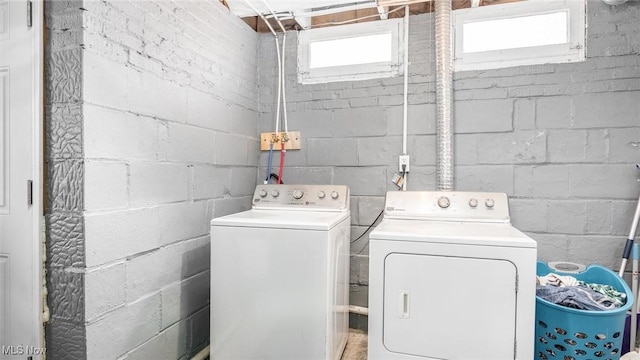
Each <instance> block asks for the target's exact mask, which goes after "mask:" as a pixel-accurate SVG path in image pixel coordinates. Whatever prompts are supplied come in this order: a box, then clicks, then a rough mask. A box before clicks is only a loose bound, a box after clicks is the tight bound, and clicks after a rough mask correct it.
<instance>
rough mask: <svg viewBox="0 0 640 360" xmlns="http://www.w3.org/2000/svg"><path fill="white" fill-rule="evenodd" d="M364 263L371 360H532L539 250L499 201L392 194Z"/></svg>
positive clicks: (497, 196) (475, 195)
mask: <svg viewBox="0 0 640 360" xmlns="http://www.w3.org/2000/svg"><path fill="white" fill-rule="evenodd" d="M369 256H370V258H369V359H372V360H375V359H385V360H389V359H412V360H417V359H420V360H423V359H449V360H452V359H459V360H472V359H478V360H502V359H532V358H533V345H534V319H535V279H536V242H535V241H534V240H533V239H531V238H529V237H528V236H526V235H525V234H523V233H522V232H520V231H518V230H517V229H516V228H514V227H513V226H512V225H511V223H510V220H509V208H508V200H507V196H506V195H505V194H502V193H479V192H426V191H425V192H417V191H416V192H409V191H407V192H389V193H388V194H387V198H386V202H385V215H384V218H383V220H382V221H381V222H380V224H379V225H378V226H377V227H376V228H375V229H374V230H373V231H372V232H371V234H370V243H369Z"/></svg>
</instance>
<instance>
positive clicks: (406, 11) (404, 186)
mask: <svg viewBox="0 0 640 360" xmlns="http://www.w3.org/2000/svg"><path fill="white" fill-rule="evenodd" d="M408 94H409V6H405V7H404V108H403V114H402V155H407V123H408V118H409V112H408V107H409V100H408V96H409V95H408ZM402 175H403V176H404V181H403V182H402V191H407V182H408V181H409V180H408V177H407V173H404V174H402Z"/></svg>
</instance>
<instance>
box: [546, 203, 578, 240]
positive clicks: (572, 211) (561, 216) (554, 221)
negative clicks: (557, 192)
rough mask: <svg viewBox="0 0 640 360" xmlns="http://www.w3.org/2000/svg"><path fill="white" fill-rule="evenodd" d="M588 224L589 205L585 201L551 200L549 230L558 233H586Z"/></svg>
mask: <svg viewBox="0 0 640 360" xmlns="http://www.w3.org/2000/svg"><path fill="white" fill-rule="evenodd" d="M586 224H587V205H586V204H585V202H584V201H567V200H563V201H550V202H549V218H548V224H547V232H550V233H556V234H584V232H585V228H586Z"/></svg>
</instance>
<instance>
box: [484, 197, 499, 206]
mask: <svg viewBox="0 0 640 360" xmlns="http://www.w3.org/2000/svg"><path fill="white" fill-rule="evenodd" d="M484 204H485V205H486V206H487V207H488V208H492V207H493V206H494V205H495V204H496V202H495V201H493V199H487V200H485V201H484Z"/></svg>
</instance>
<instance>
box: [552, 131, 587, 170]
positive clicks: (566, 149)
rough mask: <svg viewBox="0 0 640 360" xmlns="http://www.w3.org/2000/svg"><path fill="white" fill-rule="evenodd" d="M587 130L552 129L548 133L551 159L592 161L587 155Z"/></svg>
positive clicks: (570, 161) (572, 161) (560, 161)
mask: <svg viewBox="0 0 640 360" xmlns="http://www.w3.org/2000/svg"><path fill="white" fill-rule="evenodd" d="M586 150H587V132H586V131H584V130H550V131H549V135H548V150H547V154H548V156H549V161H551V162H553V163H575V162H584V161H590V159H587V157H586Z"/></svg>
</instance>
